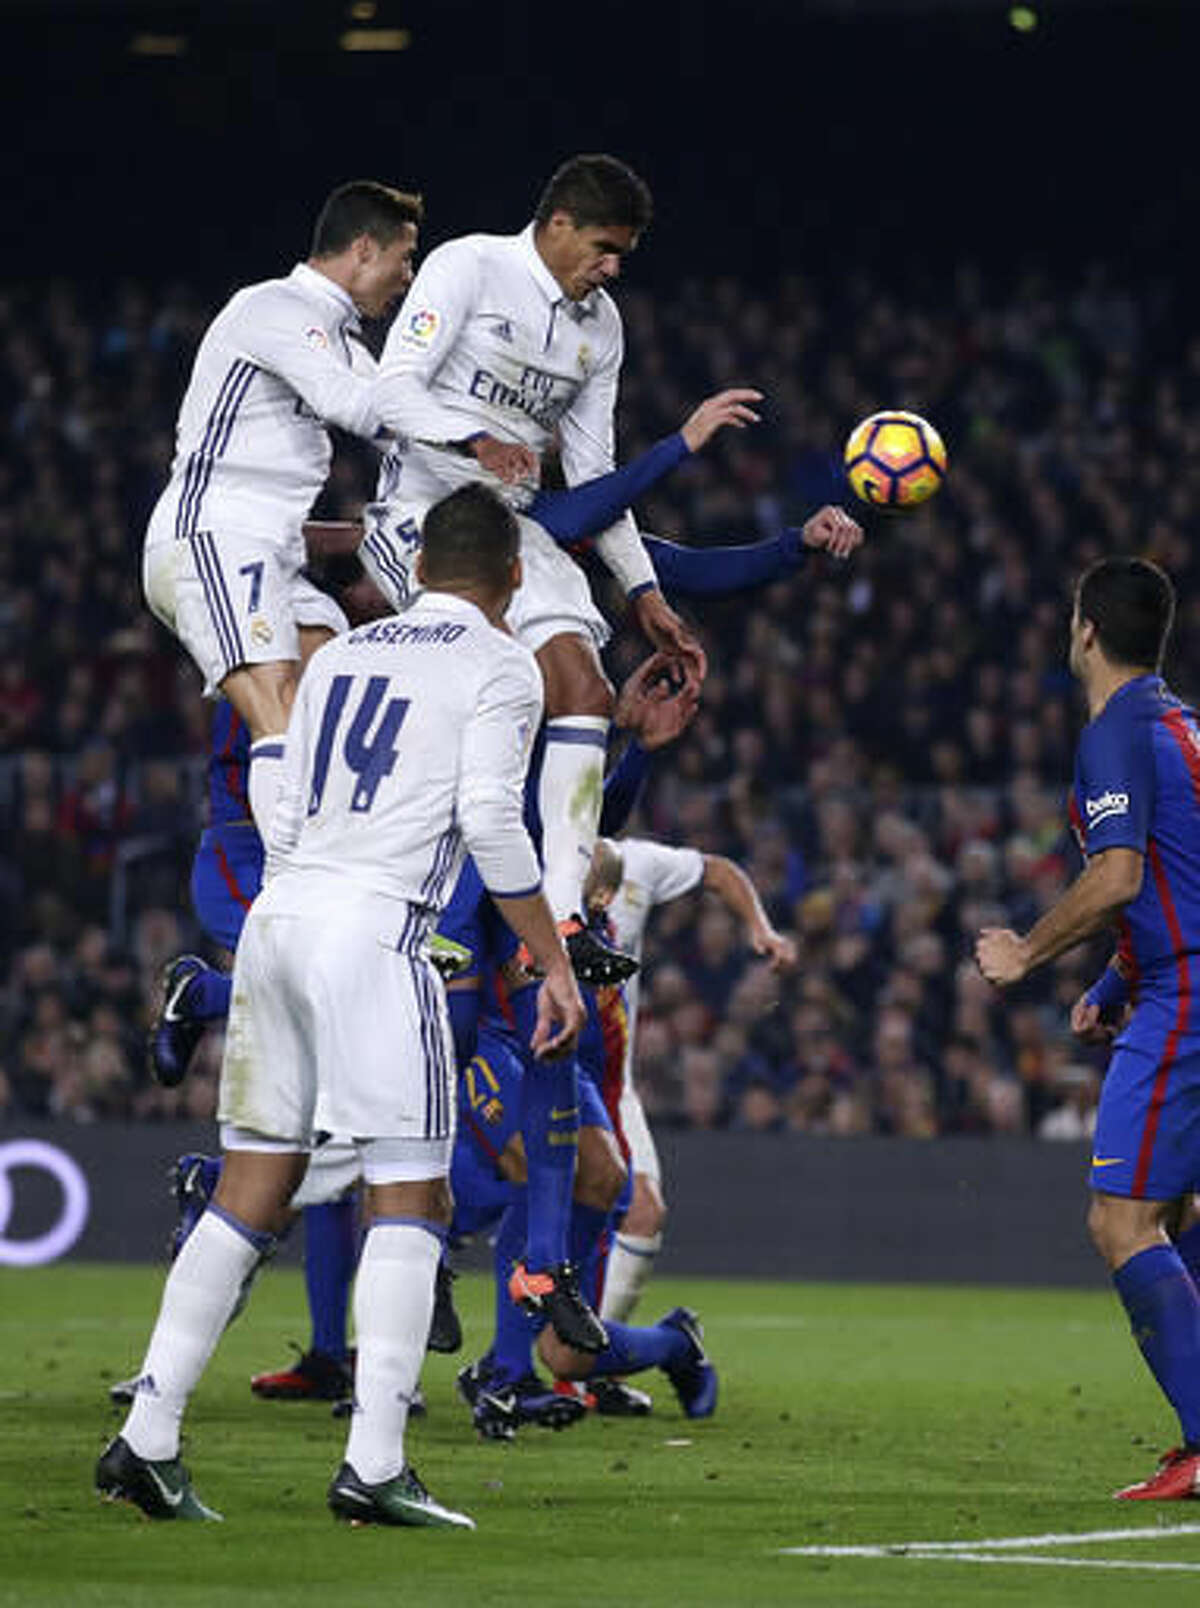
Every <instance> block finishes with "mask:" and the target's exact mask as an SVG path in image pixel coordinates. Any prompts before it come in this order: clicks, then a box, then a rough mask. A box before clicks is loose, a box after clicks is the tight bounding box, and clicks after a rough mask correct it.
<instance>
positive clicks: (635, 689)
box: [613, 653, 700, 753]
mask: <svg viewBox="0 0 1200 1608" xmlns="http://www.w3.org/2000/svg"><path fill="white" fill-rule="evenodd" d="M699 707H700V683H699V681H697V680H696V678H695V677H694V676H692V675H690V674H689V673H688V670H687V667H686V665H683V664H681V663H680V662H679V660H678V659H671V658H670V657H669V656H668V655H667V654H665V653H652V654H651V655H650V657H649V658H648V659H644V660H643V661H642V663H641V664H640V665H638V667H637V669H636V670H635V671H634V672H633V674H632V675H631V676H630V677H629V678H628V679H627V680H626V682H625V683H624V685H623V686H622V688H621V690H620V692H619V693H618V694H617V706H616V709H615V710H614V711H613V725H614V726H616V727H617V729H618V730H620V731H628V732H631V733H632V734H633V736H634V737H636V738H637V740H638V742H639V743H640V744H641V746H642V747H643V748H644V749H645V750H646V752H647V753H653V752H654V750H655V749H656V748H665V747H666V746H667V745H668V743H673V742H674V741H675V739H676V738H677V737H679V736H681V735H682V734H683V733H684V732H685V731H686V730H687V728H688V727H689V726H690V725H691V723H692V718H693V717H694V715H695V713H696V710H697V709H699Z"/></svg>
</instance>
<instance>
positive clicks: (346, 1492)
mask: <svg viewBox="0 0 1200 1608" xmlns="http://www.w3.org/2000/svg"><path fill="white" fill-rule="evenodd" d="M270 892H271V889H270V886H268V890H267V894H266V895H265V896H264V897H266V898H269V897H270ZM414 914H415V911H414V910H413V908H412V907H407V908H403V909H401V910H400V911H399V912H396V913H394V914H393V913H392V911H391V908H390V906H389V908H388V910H387V912H386V913H385V912H384V910H383V908H382V906H381V903H380V901H378V900H373V899H370V898H364V899H362V900H361V901H360V900H356V899H355V898H354V897H353V895H348V894H345V893H339V895H338V897H337V899H336V901H332V900H331V901H325V902H324V903H323V906H322V909H321V911H320V916H321V921H320V925H319V928H318V929H317V930H315V931H314V932H313V933H312V934H311V935H310V953H309V956H308V958H307V961H306V963H305V966H304V968H303V970H304V977H303V980H304V983H305V985H306V994H307V996H308V1000H307V1002H304V1003H301V1005H300V1009H301V1010H308V1012H309V1022H310V1030H311V1034H312V1041H313V1045H314V1054H315V1059H316V1065H317V1068H318V1092H317V1099H316V1105H315V1110H314V1113H313V1121H314V1124H315V1126H316V1128H317V1130H318V1131H319V1130H321V1129H325V1130H326V1131H328V1132H333V1133H352V1134H359V1135H364V1136H367V1137H364V1138H363V1139H361V1140H360V1141H358V1151H359V1155H360V1158H361V1163H362V1175H363V1179H364V1181H365V1183H366V1186H367V1188H366V1218H367V1229H366V1233H365V1235H364V1238H363V1245H362V1251H361V1254H360V1256H359V1263H358V1273H357V1277H356V1278H355V1282H354V1300H353V1309H354V1329H355V1342H356V1346H357V1356H356V1362H355V1376H354V1410H353V1412H352V1413H351V1415H350V1433H349V1437H348V1439H347V1443H346V1451H345V1460H344V1462H343V1464H342V1466H341V1468H340V1469H339V1470H338V1472H337V1473H336V1474H335V1476H334V1478H333V1481H332V1483H331V1485H330V1487H329V1490H328V1502H329V1506H330V1508H331V1509H332V1510H333V1512H334V1513H335V1514H336V1515H337V1516H338V1517H340V1518H344V1519H348V1520H350V1521H352V1522H363V1523H380V1524H444V1525H468V1526H469V1525H470V1522H471V1521H470V1520H469V1519H467V1518H465V1516H463V1515H461V1514H456V1513H452V1512H450V1511H449V1510H448V1509H445V1508H442V1507H440V1506H439V1504H437V1503H436V1502H435V1501H434V1500H433V1498H432V1497H430V1496H429V1494H428V1493H427V1492H426V1491H425V1489H424V1487H423V1486H422V1485H421V1483H420V1481H419V1479H418V1478H417V1477H416V1475H415V1473H414V1472H413V1471H412V1469H411V1468H410V1467H409V1466H408V1464H407V1461H406V1459H405V1451H404V1434H405V1429H406V1426H407V1422H408V1416H409V1411H410V1408H411V1405H412V1402H413V1398H414V1396H415V1394H416V1391H417V1383H418V1379H419V1376H420V1371H421V1364H422V1361H423V1359H424V1356H425V1342H426V1338H427V1336H428V1334H429V1324H430V1319H431V1317H432V1314H433V1300H434V1281H435V1278H436V1275H437V1267H438V1261H439V1258H440V1255H441V1250H442V1244H443V1242H444V1240H445V1237H446V1231H447V1227H448V1225H449V1222H450V1216H451V1203H450V1190H449V1185H448V1182H447V1180H448V1175H449V1171H450V1159H451V1154H452V1150H453V1144H454V1126H455V1110H454V1104H453V1101H454V1077H455V1071H454V1057H453V1043H452V1040H451V1036H450V1023H449V1018H448V1015H447V1012H446V1004H445V995H444V993H443V991H442V987H441V984H440V982H439V980H438V977H437V974H436V972H435V971H434V969H433V966H432V964H431V963H430V961H429V960H428V959H427V957H426V956H425V955H424V953H423V952H422V950H421V948H420V946H419V944H417V945H416V946H414V945H413V943H412V942H411V941H410V940H409V939H407V938H406V939H404V941H402V935H403V934H405V933H407V932H408V931H409V929H410V928H411V925H412V918H413V915H414ZM388 922H392V923H394V926H393V927H392V928H389V927H388V926H387V925H386V923H388ZM240 958H241V957H240V954H239V961H240ZM314 999H319V1000H320V1001H321V1008H320V1009H313V1008H312V1005H311V1001H312V1000H314ZM417 1136H421V1137H417Z"/></svg>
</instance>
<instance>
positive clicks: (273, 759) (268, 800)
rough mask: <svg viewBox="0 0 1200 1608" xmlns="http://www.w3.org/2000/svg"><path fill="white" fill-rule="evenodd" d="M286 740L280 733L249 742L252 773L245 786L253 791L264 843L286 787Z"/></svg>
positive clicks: (256, 820)
mask: <svg viewBox="0 0 1200 1608" xmlns="http://www.w3.org/2000/svg"><path fill="white" fill-rule="evenodd" d="M284 741H285V739H284V735H283V733H282V732H280V734H279V736H278V737H260V738H259V739H258V741H257V742H255V743H251V744H250V772H249V775H248V777H247V781H246V787H247V791H248V792H249V794H250V813H251V815H253V817H254V824H255V826H257V828H258V835H259V837H260V838H262V839H263V840H264V842H265V840H266V836H267V828H268V827H269V826H270V824H271V817H272V816H273V815H274V813H275V806H276V804H277V803H278V802H279V793H280V789H281V788H282V786H283V753H284V748H283V745H284Z"/></svg>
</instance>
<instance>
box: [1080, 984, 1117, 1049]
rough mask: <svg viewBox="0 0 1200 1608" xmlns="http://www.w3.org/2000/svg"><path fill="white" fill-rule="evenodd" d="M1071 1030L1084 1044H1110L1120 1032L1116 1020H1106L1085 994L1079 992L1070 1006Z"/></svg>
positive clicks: (1097, 1006)
mask: <svg viewBox="0 0 1200 1608" xmlns="http://www.w3.org/2000/svg"><path fill="white" fill-rule="evenodd" d="M1071 1031H1072V1033H1074V1035H1075V1037H1076V1038H1077V1039H1080V1040H1081V1041H1082V1042H1083V1043H1084V1044H1111V1043H1112V1041H1113V1039H1115V1038H1116V1036H1117V1034H1118V1033H1119V1032H1120V1027H1119V1026H1118V1024H1117V1023H1116V1022H1106V1021H1105V1020H1104V1018H1103V1017H1102V1016H1101V1014H1100V1007H1099V1005H1095V1004H1093V1003H1092V1001H1091V1000H1089V999H1088V997H1087V995H1086V994H1081V995H1080V996H1079V998H1078V999H1077V1000H1076V1001H1075V1003H1074V1005H1072V1007H1071Z"/></svg>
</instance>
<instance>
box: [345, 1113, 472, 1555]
mask: <svg viewBox="0 0 1200 1608" xmlns="http://www.w3.org/2000/svg"><path fill="white" fill-rule="evenodd" d="M435 1146H437V1147H439V1148H440V1152H441V1153H440V1155H435V1154H433V1147H435ZM420 1152H425V1155H424V1157H423V1158H422V1156H421V1154H420ZM406 1153H407V1154H406ZM410 1158H411V1159H410ZM448 1163H449V1142H448V1141H438V1140H394V1139H393V1140H375V1141H370V1142H368V1143H367V1144H365V1145H364V1147H363V1164H364V1170H365V1173H366V1177H367V1209H368V1213H369V1217H370V1224H369V1227H368V1229H367V1233H366V1237H365V1239H364V1242H363V1250H362V1256H361V1258H360V1260H359V1267H358V1277H357V1279H356V1280H355V1290H354V1326H355V1332H356V1337H357V1341H358V1360H357V1366H356V1369H355V1380H354V1411H353V1413H352V1414H351V1417H350V1434H349V1437H348V1439H347V1442H346V1453H345V1460H344V1461H343V1463H342V1466H341V1468H340V1469H339V1470H338V1472H337V1473H336V1474H335V1475H334V1478H333V1480H332V1482H331V1484H330V1486H329V1493H328V1501H329V1506H330V1508H331V1510H332V1511H333V1513H334V1514H335V1515H336V1516H337V1517H338V1518H342V1519H347V1520H349V1521H350V1522H352V1523H364V1524H369V1523H376V1524H397V1525H440V1526H448V1527H456V1528H466V1529H471V1528H474V1525H473V1522H472V1520H471V1519H469V1518H468V1517H467V1516H466V1514H463V1513H456V1512H454V1511H453V1510H452V1509H449V1508H445V1507H443V1506H442V1505H441V1504H440V1503H439V1502H437V1501H435V1499H434V1498H433V1497H431V1496H430V1495H429V1493H428V1491H426V1489H425V1487H424V1486H423V1485H422V1484H421V1481H420V1479H419V1478H418V1477H417V1475H416V1473H415V1471H414V1470H413V1469H412V1467H411V1465H410V1464H409V1463H408V1461H407V1458H406V1456H405V1448H404V1433H405V1429H406V1426H407V1423H408V1415H409V1410H410V1407H411V1404H412V1402H413V1399H414V1397H415V1395H416V1392H417V1383H418V1379H419V1377H420V1372H421V1363H422V1360H423V1358H424V1356H425V1339H426V1336H427V1335H428V1333H429V1322H430V1318H431V1316H432V1314H433V1291H434V1279H435V1276H436V1273H437V1266H438V1259H439V1256H440V1254H441V1247H442V1242H443V1240H444V1238H445V1234H446V1229H447V1226H448V1224H449V1222H450V1211H451V1208H450V1191H449V1188H448V1186H447V1182H446V1167H447V1165H448ZM421 1171H430V1172H433V1174H434V1176H430V1177H425V1178H418V1177H413V1176H411V1174H413V1173H417V1172H421ZM406 1174H408V1175H410V1176H405V1175H406Z"/></svg>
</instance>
